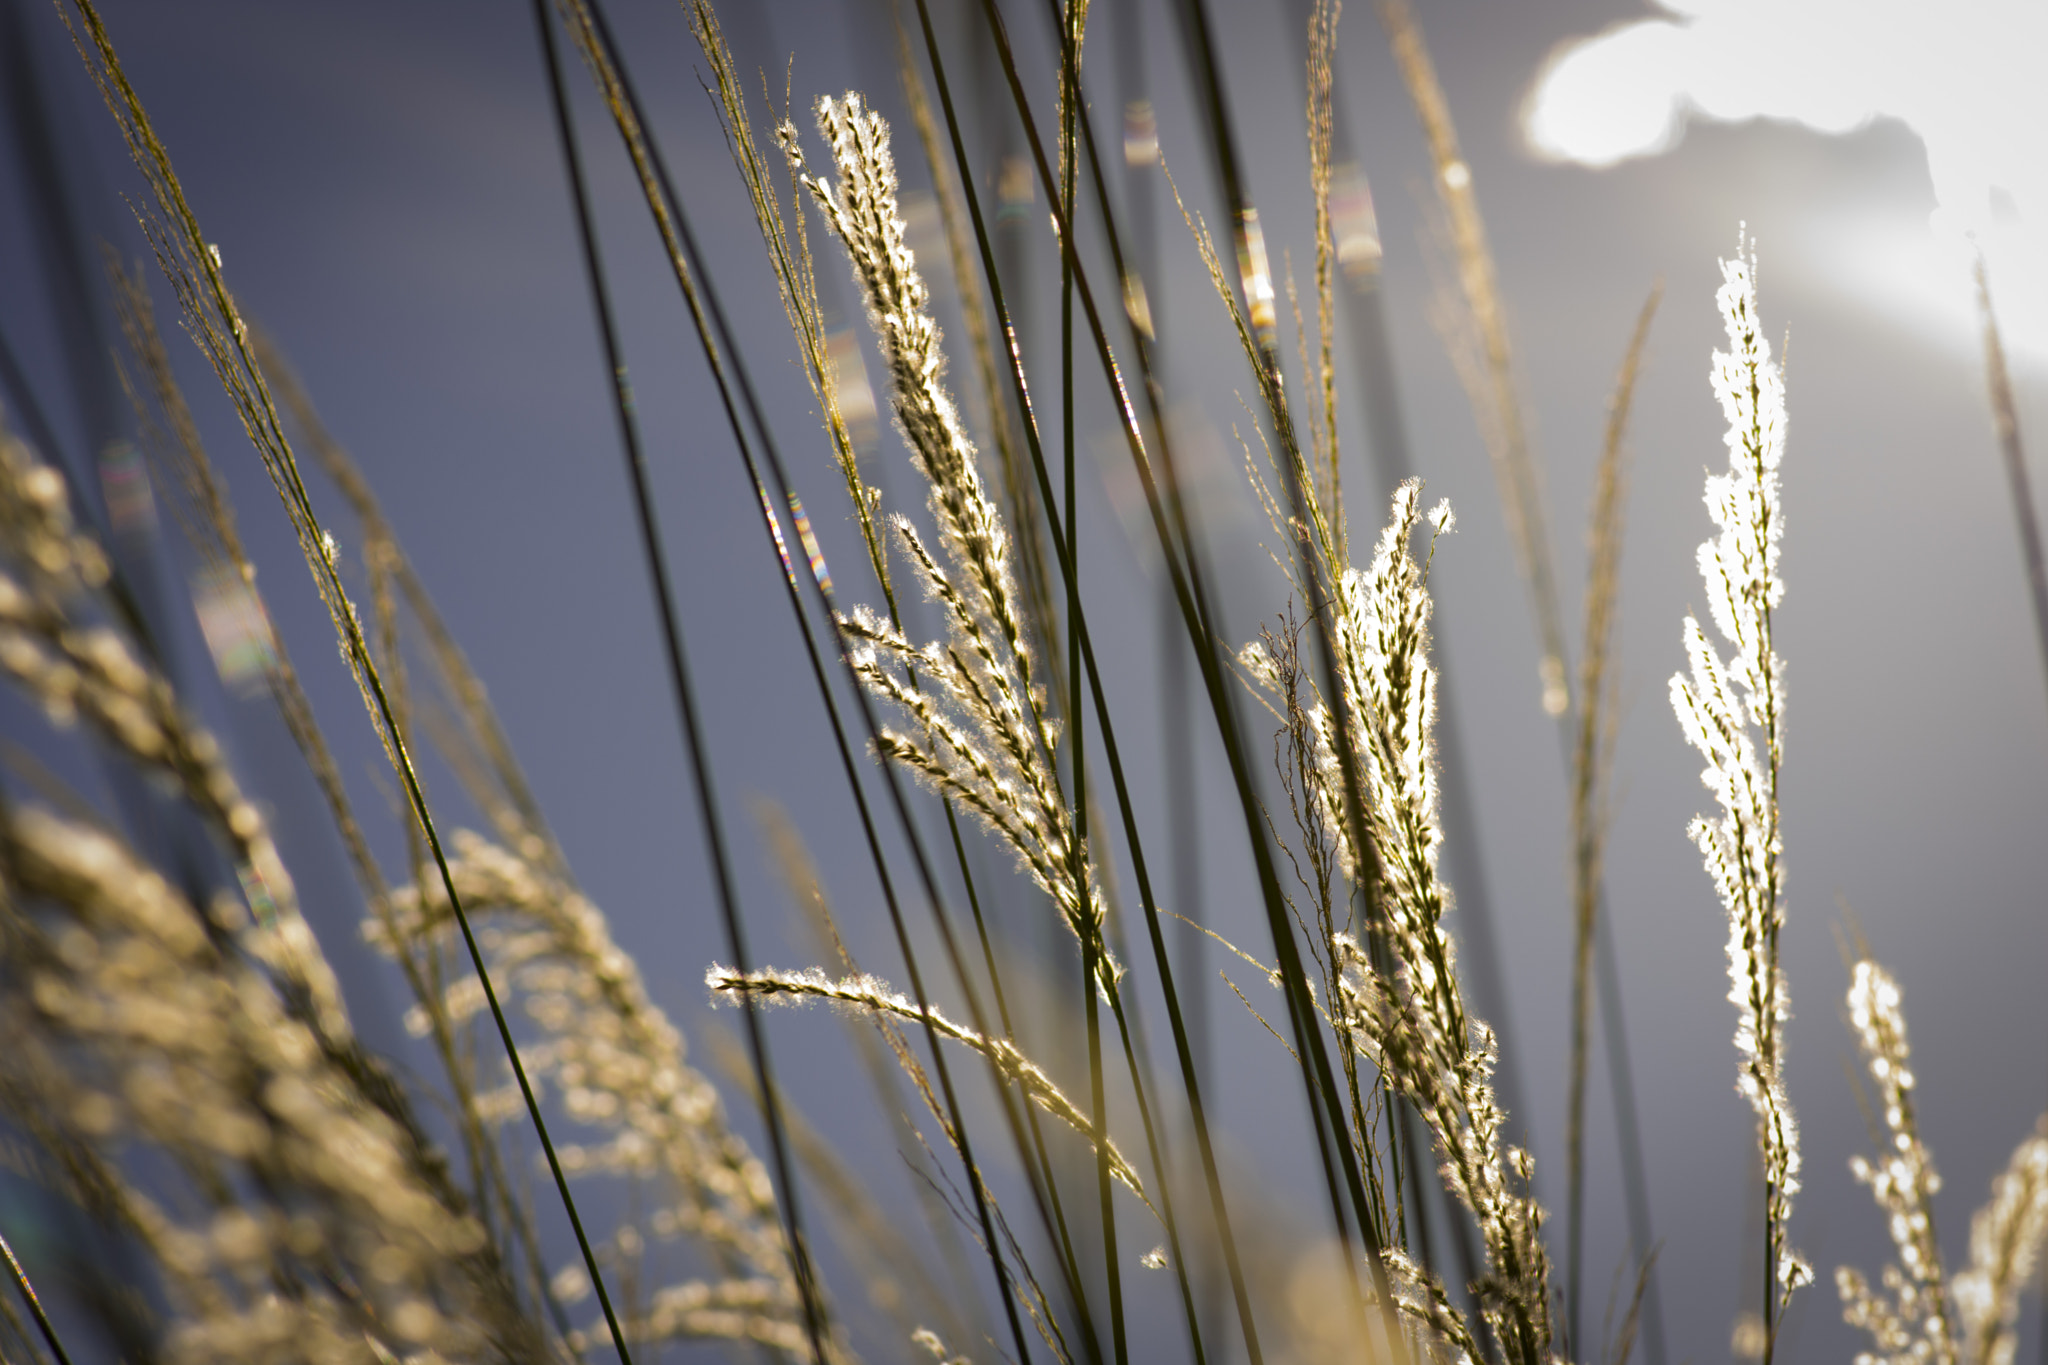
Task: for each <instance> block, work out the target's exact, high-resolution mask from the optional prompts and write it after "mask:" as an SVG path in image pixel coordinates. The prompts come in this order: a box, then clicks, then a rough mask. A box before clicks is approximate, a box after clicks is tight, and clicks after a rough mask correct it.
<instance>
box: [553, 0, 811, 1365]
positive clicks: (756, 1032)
mask: <svg viewBox="0 0 2048 1365" xmlns="http://www.w3.org/2000/svg"><path fill="white" fill-rule="evenodd" d="M533 16H534V21H535V23H536V24H537V25H538V26H539V29H540V36H541V46H542V50H543V52H544V54H545V56H546V60H547V68H548V86H549V92H550V94H551V95H552V98H553V105H554V115H555V127H556V131H557V133H558V134H559V135H560V138H561V146H562V159H563V161H564V163H565V165H566V167H567V170H568V173H569V185H570V194H571V197H572V199H573V200H574V203H575V209H576V226H577V235H578V240H579V242H580V245H581V247H582V253H583V261H584V266H585V270H586V273H587V275H588V283H589V286H590V295H591V302H592V306H593V307H594V308H595V310H596V312H597V320H598V331H599V334H600V337H601V339H602V342H603V346H604V355H605V363H606V368H607V369H608V370H609V371H610V372H611V375H612V400H613V405H614V413H615V416H616V417H617V419H618V426H619V440H620V443H621V446H622V447H623V453H624V455H625V457H626V472H627V475H628V479H629V481H630V483H631V486H632V492H633V509H634V514H635V519H636V520H637V522H638V524H639V532H640V544H641V549H642V551H643V553H644V555H645V557H646V567H647V573H648V577H649V580H650V581H651V583H652V586H653V588H654V595H655V604H656V610H657V614H658V615H659V617H660V625H661V637H662V648H663V653H664V654H665V656H666V661H667V664H668V675H669V686H670V690H671V692H672V693H673V699H674V702H675V706H676V711H677V717H678V719H679V720H680V722H681V724H682V728H683V736H684V739H685V742H686V744H687V747H688V750H689V760H690V770H691V776H692V779H693V784H694V786H695V788H696V796H697V806H698V815H699V818H700V819H701V821H702V822H703V827H704V830H703V832H704V841H705V844H706V846H707V849H708V851H709V853H710V855H711V866H712V875H713V880H714V882H715V883H716V886H717V891H718V901H719V913H720V918H721V920H722V921H723V923H724V927H725V935H726V946H727V948H728V949H729V950H730V951H731V953H732V955H733V965H734V969H735V970H736V971H738V972H740V973H741V974H743V975H744V974H745V973H747V972H749V971H751V970H752V967H751V964H750V962H749V957H748V953H747V943H746V930H745V926H744V925H743V924H742V923H741V920H740V914H739V898H738V892H737V890H736V888H735V886H734V884H733V877H732V866H731V858H730V854H729V852H728V849H727V845H726V839H725V831H724V827H723V823H722V821H721V818H720V816H719V806H718V798H717V795H716V793H715V792H714V790H713V787H712V778H711V764H710V758H709V755H708V754H706V752H705V749H704V740H703V732H702V726H701V724H700V722H699V718H698V714H697V702H696V696H695V690H694V687H693V686H692V683H691V679H690V670H689V661H688V658H687V655H686V654H685V652H684V646H683V637H682V628H681V626H680V624H679V623H678V616H677V612H676V605H675V592H674V589H673V586H672V584H671V583H670V581H669V573H668V559H667V554H666V552H665V551H664V549H663V546H662V541H661V530H660V527H659V525H658V524H657V522H656V520H655V516H654V504H653V497H652V494H651V493H650V491H649V489H648V486H647V457H646V452H645V451H644V450H643V449H642V447H641V443H640V430H639V423H638V422H637V421H635V419H634V416H633V394H632V388H631V385H630V383H629V381H628V379H627V377H626V367H625V362H624V359H623V357H622V356H621V354H620V351H619V343H618V333H617V328H616V326H615V325H614V322H613V318H612V311H611V298H610V292H609V290H608V288H607V286H606V282H605V275H604V263H603V260H602V258H601V255H600V252H599V248H598V244H597V235H596V230H595V227H594V225H593V224H592V222H591V214H590V204H589V197H588V194H587V191H586V189H585V184H584V176H583V165H582V158H581V156H580V154H579V152H578V150H577V146H576V136H575V130H574V128H573V127H572V126H571V123H570V119H569V107H568V97H567V91H566V90H565V88H564V83H563V78H562V68H561V58H560V55H559V54H558V53H557V51H556V46H555V34H554V25H553V24H552V23H551V22H550V21H549V18H548V12H547V4H546V0H534V3H533ZM741 1009H742V1013H743V1016H744V1018H745V1021H746V1033H747V1047H748V1051H749V1053H750V1055H751V1058H752V1061H753V1065H754V1082H755V1084H756V1086H757V1087H758V1088H759V1092H760V1095H761V1111H762V1116H763V1118H764V1119H765V1121H766V1123H767V1128H768V1146H769V1154H770V1159H771V1161H772V1162H773V1164H774V1169H775V1177H776V1185H777V1188H778V1192H779V1193H780V1195H781V1198H780V1199H779V1200H778V1201H777V1206H778V1207H779V1208H780V1209H781V1210H782V1214H783V1221H784V1233H785V1234H786V1236H787V1238H788V1241H789V1254H790V1261H791V1269H792V1273H793V1275H794V1276H795V1279H796V1282H797V1290H798V1293H799V1294H800V1295H801V1297H802V1301H803V1309H804V1331H805V1333H806V1335H807V1336H808V1337H809V1339H810V1344H811V1354H812V1356H813V1358H814V1359H815V1360H816V1361H817V1362H818V1365H824V1361H825V1339H826V1336H827V1335H828V1332H829V1329H828V1327H827V1324H826V1321H825V1310H824V1305H823V1302H822V1299H821V1295H820V1294H819V1292H818V1287H817V1282H816V1278H815V1272H814V1270H813V1267H812V1265H811V1260H810V1253H809V1249H808V1248H807V1246H806V1245H805V1240H804V1231H803V1219H802V1213H801V1210H800V1207H799V1201H798V1195H797V1189H796V1184H795V1181H794V1179H793V1178H792V1174H791V1170H790V1162H789V1152H788V1138H787V1135H786V1134H785V1132H784V1124H783V1120H782V1112H781V1106H780V1104H779V1102H778V1100H777V1091H776V1088H775V1083H774V1080H773V1075H772V1067H771V1064H770V1061H769V1057H768V1042H767V1039H766V1038H765V1037H764V1036H763V1034H762V1030H761V1024H760V1018H759V1015H758V1013H757V1011H756V1009H755V1007H754V1002H753V1000H752V999H751V998H747V999H743V1000H742V1001H741ZM579 1235H580V1229H579ZM598 1292H599V1294H600V1295H601V1296H602V1295H603V1294H604V1291H603V1288H602V1285H601V1284H600V1285H599V1289H598ZM602 1301H603V1303H604V1310H605V1316H606V1319H607V1321H610V1320H612V1307H611V1303H610V1300H609V1298H608V1297H607V1298H604V1299H603V1300H602ZM613 1330H614V1331H615V1332H616V1331H617V1328H616V1326H614V1328H613ZM620 1349H621V1352H622V1353H623V1351H624V1347H623V1344H622V1345H621V1347H620Z"/></svg>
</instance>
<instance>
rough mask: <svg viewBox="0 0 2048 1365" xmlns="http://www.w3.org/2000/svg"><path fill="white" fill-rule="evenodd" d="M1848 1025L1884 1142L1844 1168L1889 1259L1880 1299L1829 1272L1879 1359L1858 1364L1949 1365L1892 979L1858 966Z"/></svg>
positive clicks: (1933, 1186)
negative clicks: (1883, 1235) (1867, 1197)
mask: <svg viewBox="0 0 2048 1365" xmlns="http://www.w3.org/2000/svg"><path fill="white" fill-rule="evenodd" d="M1849 1023H1850V1025H1851V1027H1853V1028H1854V1029H1855V1031H1856V1041H1857V1043H1858V1045H1859V1046H1860V1047H1861V1049H1862V1052H1863V1062H1864V1066H1865V1067H1866V1068H1867V1069H1868V1070H1869V1072H1870V1079H1871V1080H1872V1082H1874V1083H1875V1084H1876V1086H1877V1094H1878V1099H1879V1101H1880V1104H1881V1107H1882V1111H1883V1117H1884V1132H1885V1137H1886V1139H1887V1140H1886V1143H1885V1152H1884V1154H1883V1155H1882V1156H1881V1157H1880V1158H1879V1159H1878V1160H1876V1161H1871V1160H1869V1159H1867V1158H1864V1157H1860V1156H1859V1157H1855V1158H1852V1159H1851V1160H1850V1163H1849V1168H1850V1169H1851V1170H1852V1171H1854V1172H1855V1174H1856V1179H1857V1180H1858V1181H1860V1182H1861V1183H1863V1184H1865V1185H1868V1186H1869V1187H1870V1192H1871V1195H1872V1197H1873V1198H1875V1199H1876V1200H1877V1204H1878V1207H1879V1208H1880V1209H1881V1210H1883V1212H1884V1214H1885V1221H1886V1224H1887V1226H1888V1227H1889V1230H1890V1232H1891V1237H1892V1245H1893V1247H1894V1248H1895V1249H1896V1252H1897V1260H1896V1263H1895V1264H1893V1265H1889V1266H1886V1267H1885V1269H1884V1289H1885V1290H1886V1291H1887V1292H1886V1293H1885V1294H1882V1295H1880V1294H1877V1293H1874V1292H1872V1290H1871V1288H1870V1284H1869V1282H1868V1281H1866V1280H1865V1279H1864V1278H1863V1276H1862V1274H1861V1273H1859V1272H1858V1271H1855V1270H1852V1269H1850V1268H1849V1267H1847V1266H1843V1267H1842V1268H1840V1269H1839V1270H1837V1271H1836V1272H1835V1287H1836V1289H1837V1290H1838V1291H1840V1293H1841V1296H1842V1316H1843V1318H1844V1319H1845V1320H1846V1321H1847V1322H1848V1323H1849V1325H1850V1326H1852V1327H1861V1328H1862V1329H1864V1330H1865V1331H1867V1332H1868V1333H1870V1336H1871V1340H1872V1343H1873V1344H1874V1345H1875V1346H1876V1347H1877V1348H1878V1350H1879V1351H1881V1352H1883V1353H1884V1354H1882V1355H1870V1354H1865V1355H1860V1356H1858V1357H1857V1360H1858V1361H1859V1365H1860V1363H1861V1362H1869V1365H1893V1362H1898V1365H1914V1363H1915V1362H1922V1361H1925V1362H1930V1363H1931V1365H1955V1361H1956V1342H1955V1321H1954V1319H1953V1317H1952V1316H1951V1315H1950V1310H1949V1296H1948V1292H1947V1287H1946V1286H1945V1285H1944V1284H1943V1278H1944V1277H1943V1274H1942V1266H1941V1246H1940V1244H1939V1242H1938V1241H1937V1240H1936V1238H1935V1235H1934V1207H1933V1196H1934V1194H1935V1192H1936V1191H1937V1190H1939V1189H1940V1188H1941V1177H1940V1175H1938V1174H1937V1173H1936V1172H1935V1169H1934V1159H1933V1158H1932V1157H1931V1156H1930V1155H1929V1154H1928V1151H1927V1146H1926V1144H1925V1143H1923V1142H1921V1140H1920V1129H1919V1123H1918V1121H1917V1120H1916V1118H1915V1116H1914V1112H1913V1083H1914V1082H1913V1053H1912V1049H1911V1048H1910V1047H1909V1046H1908V1045H1907V1042H1906V1015H1905V1011H1904V1010H1903V1009H1901V1008H1900V1004H1899V986H1898V983H1897V982H1896V981H1894V980H1892V977H1891V973H1889V972H1887V971H1886V970H1885V969H1884V968H1883V967H1880V966H1878V965H1877V964H1876V963H1875V962H1872V961H1870V960H1869V959H1867V958H1866V959H1865V960H1863V961H1861V962H1858V963H1857V964H1856V966H1855V969H1854V972H1853V975H1852V977H1851V980H1850V983H1849Z"/></svg>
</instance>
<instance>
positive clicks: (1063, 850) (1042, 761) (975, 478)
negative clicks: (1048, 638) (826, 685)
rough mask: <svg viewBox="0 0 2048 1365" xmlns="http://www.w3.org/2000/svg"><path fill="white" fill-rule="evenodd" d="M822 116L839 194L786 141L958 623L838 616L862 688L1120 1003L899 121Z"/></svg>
mask: <svg viewBox="0 0 2048 1365" xmlns="http://www.w3.org/2000/svg"><path fill="white" fill-rule="evenodd" d="M817 115H818V128H819V131H820V132H821V133H823V134H824V136H825V138H826V140H827V141H828V142H829V143H830V144H831V147H832V159H833V163H834V165H835V167H836V168H837V170H838V172H839V179H838V181H837V183H834V182H832V181H828V180H826V179H825V178H823V177H822V176H816V175H812V174H810V173H809V171H808V170H807V168H806V166H805V163H804V159H803V153H802V150H801V148H800V147H799V145H798V142H797V134H796V130H795V128H794V127H792V126H791V125H789V124H787V123H785V124H783V125H782V127H781V128H780V129H779V130H778V135H779V136H780V138H781V141H782V146H783V150H784V152H785V154H786V155H787V156H788V157H789V159H790V166H791V169H792V171H793V172H794V173H795V174H796V176H797V177H798V179H799V181H800V183H801V184H802V185H803V186H804V187H805V189H807V190H808V191H809V193H810V195H811V197H812V198H813V199H814V200H815V201H816V203H817V205H818V207H819V209H820V211H821V212H822V214H823V216H824V218H825V222H826V224H827V226H828V227H829V228H830V229H831V231H832V234H833V235H834V236H835V237H837V238H838V239H839V241H840V244H841V245H843V246H844V247H845V248H846V254H847V257H848V259H849V260H850V261H851V262H852V265H853V274H854V280H855V283H856V284H858V285H859V287H860V290H861V297H862V299H863V300H864V301H865V303H866V305H867V310H868V317H869V322H870V323H871V325H872V326H873V328H874V331H875V335H876V337H877V339H878V341H879V342H880V345H881V349H882V356H883V363H884V365H885V366H886V368H887V370H888V373H889V379H890V384H889V391H890V405H891V409H892V410H893V411H894V413H895V416H896V422H897V426H898V427H899V429H900V430H901V431H902V433H903V437H904V440H905V442H906V443H907V444H908V445H909V447H910V451H911V455H912V458H913V460H914V461H915V463H916V465H917V468H918V471H919V472H920V473H921V474H923V475H924V477H925V479H926V481H927V483H928V484H929V485H930V497H929V500H928V505H929V507H930V509H931V513H932V517H933V519H934V521H935V522H936V524H937V526H938V529H939V538H940V544H941V545H942V546H943V547H944V552H945V560H944V562H943V563H942V562H941V560H940V558H939V557H938V556H937V555H934V554H933V553H932V551H931V549H930V548H929V547H928V546H927V545H926V543H925V540H924V536H923V535H922V533H920V532H919V531H918V529H917V528H916V526H915V525H914V524H913V523H912V522H911V521H910V519H909V518H908V517H905V516H902V515H900V514H899V515H897V516H895V517H893V518H892V519H891V525H892V526H893V528H894V530H895V532H896V538H897V541H898V543H899V545H900V546H901V547H902V550H903V552H904V554H905V555H907V556H908V557H909V560H910V563H911V567H912V569H913V570H914V571H915V573H916V574H917V577H918V579H919V581H921V582H922V583H923V584H924V586H925V590H926V592H927V593H928V594H929V595H930V596H931V598H932V599H933V600H934V601H935V602H937V603H938V604H939V606H940V609H941V611H942V612H943V614H944V616H945V618H946V623H947V627H948V638H947V639H946V640H945V641H943V642H940V641H934V642H932V643H929V644H925V645H921V646H920V645H916V644H913V643H912V642H911V641H910V640H909V638H908V637H906V636H905V635H904V634H903V632H902V631H900V630H899V629H897V628H896V627H895V626H894V625H893V624H891V623H890V622H889V621H887V620H885V619H884V618H883V617H882V616H880V615H878V614H877V613H875V612H873V611H871V610H869V609H867V608H864V607H861V608H856V609H855V610H854V611H853V612H852V613H851V614H850V615H846V616H842V617H841V618H840V622H839V625H840V629H841V630H842V631H843V632H844V633H845V635H846V636H847V638H848V639H849V640H850V641H851V642H852V644H853V649H854V652H853V661H854V668H855V671H856V672H857V673H858V674H859V676H860V678H861V681H862V682H863V683H864V684H865V685H866V686H867V687H868V689H869V690H870V691H872V692H873V693H874V694H875V695H876V696H877V697H880V698H882V699H884V700H886V701H888V702H891V703H893V704H894V705H895V706H896V707H897V708H898V709H899V710H900V712H901V713H902V714H903V715H904V716H905V717H907V718H908V719H909V720H910V721H911V722H913V724H914V726H915V729H916V733H915V734H906V733H904V732H903V731H901V730H894V729H889V730H884V731H883V732H882V734H881V737H880V741H879V748H880V750H881V752H882V755H883V756H884V757H885V758H888V759H891V760H893V761H895V762H897V763H900V764H902V765H903V766H904V767H906V768H908V769H909V770H910V771H912V772H914V773H916V774H917V775H918V776H919V777H920V778H921V779H922V780H923V781H925V782H926V783H927V784H928V785H930V786H931V787H933V788H934V789H935V790H937V791H938V792H940V793H941V794H942V795H945V796H948V797H951V798H953V799H955V800H958V801H959V802H960V803H961V804H962V805H963V806H965V807H966V808H967V809H968V810H971V811H973V812H974V814H975V815H976V816H977V817H979V818H980V819H981V820H982V821H983V822H984V823H986V824H987V825H988V826H989V828H991V829H992V830H994V831H995V833H996V834H997V835H998V836H999V837H1001V838H1002V839H1003V841H1004V842H1005V843H1007V844H1008V845H1009V846H1010V848H1011V849H1012V851H1013V852H1014V853H1015V854H1016V855H1017V858H1018V859H1019V861H1020V862H1021V863H1022V864H1023V866H1024V868H1025V870H1026V871H1027V872H1028V873H1029V874H1030V876H1031V878H1032V880H1033V881H1035V882H1037V883H1038V885H1039V887H1040V888H1041V889H1042V890H1044V891H1045V893H1046V894H1047V895H1049V896H1051V897H1052V899H1053V903H1054V904H1055V905H1056V906H1058V907H1059V910H1060V913H1061V915H1062V917H1063V918H1064V919H1065V920H1066V922H1067V926H1068V928H1070V929H1072V930H1073V932H1074V935H1075V937H1076V938H1078V939H1080V940H1081V941H1082V943H1083V944H1084V945H1095V946H1096V951H1098V952H1099V954H1100V956H1099V965H1098V967H1097V971H1098V974H1099V976H1100V979H1101V982H1102V985H1103V987H1104V990H1105V993H1108V992H1110V991H1112V990H1113V988H1114V985H1115V981H1116V978H1117V977H1118V976H1119V975H1120V974H1121V971H1122V969H1121V968H1120V967H1119V966H1118V964H1117V963H1116V961H1115V959H1114V958H1113V957H1112V956H1111V955H1110V954H1109V953H1108V952H1107V951H1106V950H1104V949H1102V948H1101V946H1100V945H1101V938H1102V926H1103V916H1104V902H1103V899H1102V893H1101V890H1100V888H1099V887H1098V886H1097V885H1096V881H1095V876H1094V872H1093V869H1092V867H1091V866H1090V862H1089V855H1088V851H1087V848H1086V846H1085V844H1084V843H1083V841H1082V839H1081V836H1080V833H1079V830H1078V828H1077V824H1076V821H1075V819H1074V812H1073V810H1072V808H1071V807H1070V805H1069V804H1068V802H1067V800H1066V799H1065V797H1064V795H1063V794H1062V791H1061V788H1060V781H1059V773H1058V760H1057V752H1058V747H1059V724H1058V721H1057V720H1056V719H1055V718H1054V717H1053V716H1052V715H1051V714H1050V713H1049V710H1048V707H1047V702H1046V694H1045V689H1044V686H1043V684H1042V683H1041V681H1040V680H1039V678H1038V676H1037V674H1036V672H1035V670H1034V664H1033V659H1032V649H1031V645H1030V639H1029V634H1028V631H1027V628H1026V625H1025V613H1024V608H1023V605H1022V602H1021V599H1020V597H1019V594H1018V591H1017V587H1016V582H1015V576H1014V573H1013V571H1012V565H1011V552H1010V534H1009V530H1008V528H1007V526H1006V525H1005V523H1004V520H1003V516H1002V513H1001V511H1000V510H999V509H998V508H997V506H996V504H995V502H994V500H993V499H991V498H990V496H989V494H988V491H987V489H986V488H985V487H984V486H983V483H982V478H981V471H980V468H979V466H978V464H977V456H976V453H975V449H974V444H973V442H972V441H970V440H969V439H968V436H967V432H966V429H965V428H964V426H963V425H962V424H961V420H960V414H959V411H958V409H957V408H956V407H955V406H954V404H953V399H952V396H951V395H950V394H949V393H948V392H947V390H946V387H945V384H944V374H945V355H944V352H943V351H942V350H941V349H940V346H939V328H938V324H937V323H936V322H935V321H933V319H932V316H931V313H930V293H929V291H928V290H927V289H926V287H925V283H924V280H923V278H922V277H921V276H920V275H919V274H918V270H917V262H916V259H915V257H914V256H913V255H912V253H911V250H910V247H909V244H908V242H907V241H906V239H905V232H906V228H905V224H904V221H903V217H902V214H901V213H900V212H899V211H898V207H897V200H896V167H895V162H894V160H893V158H892V156H891V154H890V150H889V129H888V124H887V123H886V122H885V121H884V120H883V119H882V118H881V116H880V115H878V114H875V113H873V112H872V111H870V110H869V109H867V108H866V106H865V105H864V104H863V103H862V102H861V98H860V96H859V95H857V94H853V93H849V94H848V95H847V96H846V97H845V98H844V99H843V100H833V99H830V98H825V99H821V100H819V101H818V106H817ZM927 687H928V688H929V690H927Z"/></svg>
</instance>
